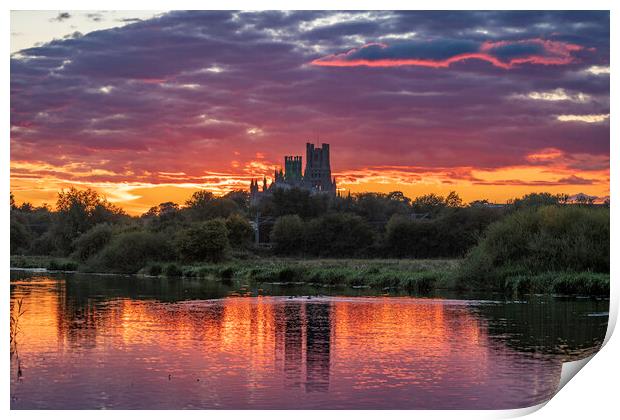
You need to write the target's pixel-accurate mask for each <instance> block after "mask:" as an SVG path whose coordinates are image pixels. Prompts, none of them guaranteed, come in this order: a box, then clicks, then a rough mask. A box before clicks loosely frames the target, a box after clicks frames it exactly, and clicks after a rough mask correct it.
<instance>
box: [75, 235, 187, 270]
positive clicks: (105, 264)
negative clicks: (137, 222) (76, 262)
mask: <svg viewBox="0 0 620 420" xmlns="http://www.w3.org/2000/svg"><path fill="white" fill-rule="evenodd" d="M174 258H175V253H174V248H173V247H172V245H171V243H170V241H169V240H168V238H167V237H166V236H165V235H163V234H160V233H153V232H143V231H134V232H125V233H121V234H119V235H117V236H114V237H113V238H112V240H111V241H110V242H109V243H108V244H107V245H106V246H105V247H104V248H103V249H102V250H101V252H99V253H98V254H96V255H95V256H94V257H91V258H90V259H89V260H88V261H87V262H86V265H85V269H86V270H87V271H93V270H94V271H98V270H102V271H113V272H120V273H136V272H138V270H140V269H141V268H142V267H144V266H145V265H146V264H147V263H148V262H149V261H170V260H173V259H174Z"/></svg>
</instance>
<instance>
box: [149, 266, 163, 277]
mask: <svg viewBox="0 0 620 420" xmlns="http://www.w3.org/2000/svg"><path fill="white" fill-rule="evenodd" d="M162 271H163V270H162V268H161V265H159V264H152V265H150V266H149V267H148V269H147V273H148V275H149V276H159V275H160V274H161V273H162Z"/></svg>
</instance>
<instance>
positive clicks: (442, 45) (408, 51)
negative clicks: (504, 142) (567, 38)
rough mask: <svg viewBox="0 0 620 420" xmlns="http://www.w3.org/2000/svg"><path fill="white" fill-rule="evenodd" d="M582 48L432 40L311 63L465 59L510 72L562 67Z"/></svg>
mask: <svg viewBox="0 0 620 420" xmlns="http://www.w3.org/2000/svg"><path fill="white" fill-rule="evenodd" d="M583 49H584V48H583V46H581V45H576V44H569V43H565V42H559V41H550V40H543V39H525V40H516V41H486V42H475V41H468V40H434V41H409V42H403V43H396V44H392V45H388V44H383V43H382V44H378V43H376V44H367V45H364V46H363V47H361V48H355V49H352V50H349V51H348V52H346V53H341V54H335V55H328V56H326V57H322V58H318V59H316V60H314V61H312V64H313V65H316V66H332V67H354V66H368V67H397V66H420V67H434V68H442V67H450V66H451V65H452V64H455V63H458V62H461V61H466V60H473V59H475V60H482V61H486V62H489V63H490V64H492V65H493V66H495V67H500V68H502V69H506V70H508V69H511V68H513V67H515V66H518V65H522V64H539V65H565V64H570V63H572V62H573V61H575V60H576V56H575V53H576V52H578V51H581V50H583Z"/></svg>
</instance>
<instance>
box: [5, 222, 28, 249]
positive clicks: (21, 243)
mask: <svg viewBox="0 0 620 420" xmlns="http://www.w3.org/2000/svg"><path fill="white" fill-rule="evenodd" d="M30 240H31V235H30V232H29V231H28V229H27V228H26V226H24V225H23V223H21V222H20V221H18V220H17V219H16V218H14V217H11V249H10V252H11V255H12V254H21V253H23V252H24V251H25V250H26V249H28V247H29V245H30Z"/></svg>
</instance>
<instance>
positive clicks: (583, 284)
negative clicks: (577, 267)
mask: <svg viewBox="0 0 620 420" xmlns="http://www.w3.org/2000/svg"><path fill="white" fill-rule="evenodd" d="M504 289H505V290H506V291H512V292H515V293H517V294H522V293H554V294H570V295H572V294H576V295H584V296H591V295H595V296H601V295H609V274H604V273H590V272H576V273H571V272H562V271H561V272H557V271H551V272H547V273H542V274H531V275H523V274H522V275H518V276H512V277H507V278H506V280H505V281H504Z"/></svg>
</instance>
